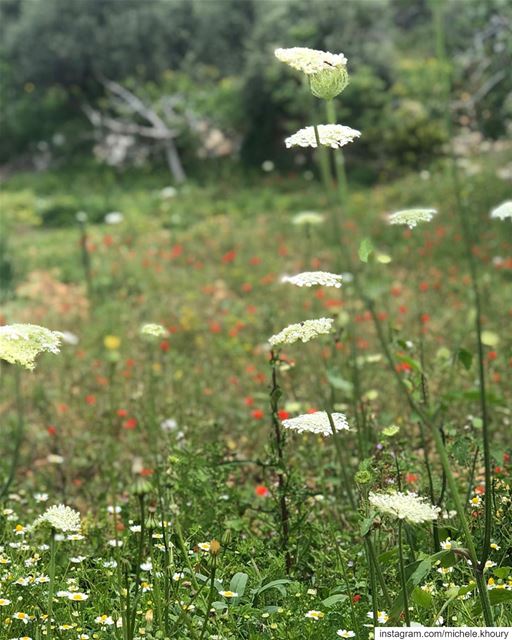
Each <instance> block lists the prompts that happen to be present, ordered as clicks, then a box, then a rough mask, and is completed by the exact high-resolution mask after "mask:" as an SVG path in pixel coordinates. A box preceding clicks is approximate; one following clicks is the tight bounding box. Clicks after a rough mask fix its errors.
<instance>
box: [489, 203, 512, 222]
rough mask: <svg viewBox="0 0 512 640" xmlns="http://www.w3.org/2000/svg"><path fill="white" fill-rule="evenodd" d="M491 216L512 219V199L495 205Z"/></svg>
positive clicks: (494, 218) (495, 218)
mask: <svg viewBox="0 0 512 640" xmlns="http://www.w3.org/2000/svg"><path fill="white" fill-rule="evenodd" d="M491 218H492V219H493V220H505V218H510V219H511V220H512V200H507V202H502V203H501V204H500V205H499V206H498V207H495V208H494V209H493V210H492V211H491Z"/></svg>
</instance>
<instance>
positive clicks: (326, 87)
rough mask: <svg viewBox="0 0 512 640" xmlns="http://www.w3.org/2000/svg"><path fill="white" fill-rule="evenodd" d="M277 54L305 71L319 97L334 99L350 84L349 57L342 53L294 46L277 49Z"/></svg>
mask: <svg viewBox="0 0 512 640" xmlns="http://www.w3.org/2000/svg"><path fill="white" fill-rule="evenodd" d="M275 56H276V58H277V59H278V60H280V61H281V62H284V63H286V64H288V65H290V67H292V68H293V69H297V70H298V71H302V72H303V73H305V74H306V75H307V76H308V78H309V84H310V88H311V92H312V93H313V95H315V96H316V97H317V98H323V99H324V100H332V98H334V97H335V96H337V95H338V94H339V93H341V92H342V91H343V89H344V88H345V87H346V86H347V85H348V72H347V59H346V58H345V56H344V55H343V54H342V53H330V52H329V51H318V50H317V49H308V48H307V47H292V48H291V49H276V51H275Z"/></svg>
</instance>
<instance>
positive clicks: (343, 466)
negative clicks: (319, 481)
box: [326, 411, 357, 509]
mask: <svg viewBox="0 0 512 640" xmlns="http://www.w3.org/2000/svg"><path fill="white" fill-rule="evenodd" d="M326 413H327V418H328V420H329V425H330V427H331V431H332V438H333V440H334V448H335V450H336V454H337V457H338V463H339V466H340V471H341V476H342V478H343V486H344V489H345V491H346V494H347V496H348V500H349V502H350V506H351V507H352V509H356V508H357V505H356V501H355V499H354V494H353V493H352V483H351V481H350V478H349V476H348V473H347V463H346V460H345V456H344V454H343V448H342V446H341V442H340V441H339V438H338V435H339V434H338V433H337V432H336V428H335V426H334V420H333V417H332V414H331V412H330V411H326Z"/></svg>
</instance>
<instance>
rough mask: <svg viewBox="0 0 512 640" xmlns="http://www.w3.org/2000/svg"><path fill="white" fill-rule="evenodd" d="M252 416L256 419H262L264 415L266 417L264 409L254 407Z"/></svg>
mask: <svg viewBox="0 0 512 640" xmlns="http://www.w3.org/2000/svg"><path fill="white" fill-rule="evenodd" d="M251 416H252V417H253V418H254V419H255V420H261V419H262V418H263V417H265V412H264V411H263V410H262V409H253V410H252V411H251Z"/></svg>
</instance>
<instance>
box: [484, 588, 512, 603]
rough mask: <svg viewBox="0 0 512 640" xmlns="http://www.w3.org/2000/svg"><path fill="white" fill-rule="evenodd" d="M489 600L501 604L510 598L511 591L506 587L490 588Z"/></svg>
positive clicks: (511, 595) (511, 597)
mask: <svg viewBox="0 0 512 640" xmlns="http://www.w3.org/2000/svg"><path fill="white" fill-rule="evenodd" d="M489 600H490V601H491V604H501V603H502V602H508V601H509V600H512V591H509V590H508V589H491V590H490V591H489Z"/></svg>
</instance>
